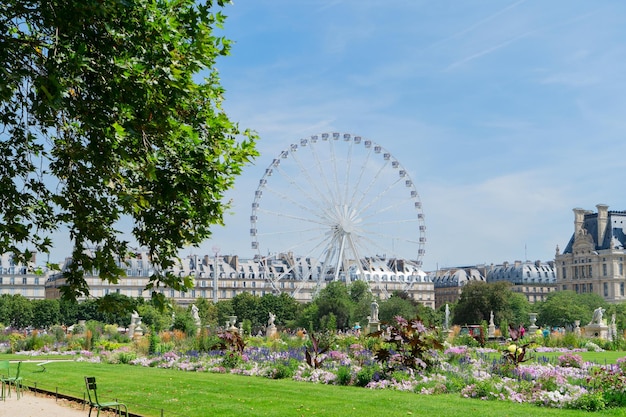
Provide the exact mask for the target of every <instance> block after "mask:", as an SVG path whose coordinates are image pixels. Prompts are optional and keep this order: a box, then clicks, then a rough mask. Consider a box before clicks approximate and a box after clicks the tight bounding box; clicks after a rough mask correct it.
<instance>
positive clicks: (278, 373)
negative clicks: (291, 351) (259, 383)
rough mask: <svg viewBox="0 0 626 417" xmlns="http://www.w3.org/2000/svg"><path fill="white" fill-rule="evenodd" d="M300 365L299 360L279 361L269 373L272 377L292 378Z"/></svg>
mask: <svg viewBox="0 0 626 417" xmlns="http://www.w3.org/2000/svg"><path fill="white" fill-rule="evenodd" d="M297 367H298V361H296V360H295V359H291V360H289V361H288V362H286V363H277V364H276V366H275V367H274V368H273V369H272V371H271V374H270V375H269V377H270V378H272V379H286V378H291V377H292V376H293V375H294V373H295V371H296V369H297Z"/></svg>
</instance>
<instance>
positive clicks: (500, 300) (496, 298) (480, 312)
mask: <svg viewBox="0 0 626 417" xmlns="http://www.w3.org/2000/svg"><path fill="white" fill-rule="evenodd" d="M528 304H529V303H528V301H527V300H526V297H524V296H523V295H518V294H516V293H513V291H511V284H510V283H509V282H505V281H500V282H495V283H486V282H480V281H476V282H470V283H468V284H466V285H465V286H464V287H463V289H462V290H461V296H460V298H459V301H458V302H457V304H456V306H455V307H454V315H453V319H452V322H453V323H454V324H479V323H480V322H481V321H483V320H485V321H489V320H490V316H491V312H493V315H494V323H496V324H499V323H500V322H501V321H502V320H507V321H508V322H509V323H517V322H518V321H519V322H520V323H521V322H522V321H524V320H527V317H524V315H526V314H527V311H528V310H529V309H530V307H529V305H528Z"/></svg>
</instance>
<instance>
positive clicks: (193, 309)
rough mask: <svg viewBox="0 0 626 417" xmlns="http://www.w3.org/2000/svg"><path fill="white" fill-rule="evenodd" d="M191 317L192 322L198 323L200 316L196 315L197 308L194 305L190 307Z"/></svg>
mask: <svg viewBox="0 0 626 417" xmlns="http://www.w3.org/2000/svg"><path fill="white" fill-rule="evenodd" d="M191 317H193V321H194V322H195V323H198V322H199V321H200V315H199V314H198V307H196V305H195V304H192V305H191Z"/></svg>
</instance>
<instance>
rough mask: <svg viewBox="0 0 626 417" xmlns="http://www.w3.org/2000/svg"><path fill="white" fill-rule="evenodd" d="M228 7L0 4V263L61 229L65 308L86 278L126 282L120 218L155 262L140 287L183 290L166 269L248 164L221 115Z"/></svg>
mask: <svg viewBox="0 0 626 417" xmlns="http://www.w3.org/2000/svg"><path fill="white" fill-rule="evenodd" d="M213 3H216V5H214V4H213ZM225 3H226V1H224V0H218V1H216V2H212V1H210V0H207V1H205V2H202V1H200V2H197V1H195V0H162V1H158V2H156V1H152V0H110V1H99V0H84V1H75V0H50V1H40V0H6V1H3V2H2V8H0V62H1V64H0V154H2V155H3V163H2V164H0V253H5V252H11V253H13V255H14V258H15V259H17V260H20V261H26V260H27V259H29V258H30V256H31V252H32V251H37V252H48V251H49V250H50V247H51V246H52V241H51V239H50V237H49V236H50V234H51V233H52V232H53V231H55V230H56V229H58V228H59V227H60V226H66V227H67V228H68V230H69V237H70V239H71V240H72V243H73V251H72V258H73V262H72V264H71V266H70V267H69V268H68V270H67V271H65V272H64V273H65V275H66V279H67V285H66V286H65V287H64V288H63V289H62V296H63V297H64V298H65V299H70V300H71V299H75V298H76V297H78V296H81V295H88V294H89V287H88V284H87V282H86V280H85V279H84V276H83V272H84V271H97V273H98V274H99V276H100V277H101V278H102V279H106V280H108V281H110V282H112V283H116V282H117V280H118V278H119V276H121V275H123V273H124V269H125V266H124V265H123V264H120V262H119V261H120V260H123V259H125V258H126V257H127V256H129V252H130V245H129V242H128V241H127V240H124V238H123V235H122V233H121V232H120V230H119V229H120V226H119V225H120V221H122V220H126V219H129V220H130V221H131V222H132V224H133V228H132V235H133V237H134V239H135V240H136V242H137V243H138V244H139V245H140V246H141V247H143V248H146V250H147V251H148V252H149V254H150V258H151V261H152V263H153V265H154V266H155V273H154V275H153V276H152V277H151V278H150V283H149V284H148V286H147V289H154V288H155V287H159V286H161V285H166V286H168V287H170V288H173V289H176V290H181V289H184V287H185V286H190V285H191V281H190V280H189V279H188V278H185V277H178V276H174V275H172V274H170V273H168V270H169V267H171V266H172V263H173V262H174V261H175V259H176V258H177V254H178V251H179V250H180V249H181V248H183V247H185V246H188V245H197V244H199V243H200V242H202V241H203V240H205V239H206V238H207V237H208V236H209V235H210V230H209V229H210V226H211V225H212V224H221V223H222V222H223V213H224V210H225V209H227V208H228V205H227V204H224V203H223V202H222V198H223V193H224V192H225V191H226V190H227V189H229V188H230V187H231V186H232V185H233V182H234V179H235V177H236V176H237V175H238V174H240V173H241V170H242V168H243V166H244V165H245V164H246V163H248V162H249V161H251V160H252V159H253V158H254V157H255V156H256V155H257V152H256V150H255V142H256V139H257V137H256V135H255V134H254V133H253V132H250V131H240V129H239V127H238V125H237V124H235V123H233V122H231V120H229V118H228V117H227V115H226V114H225V112H224V111H223V110H222V107H221V102H222V96H223V93H224V91H223V88H222V87H221V85H220V83H219V78H218V74H217V71H216V70H215V63H216V59H217V58H218V57H220V56H223V55H227V54H228V52H229V46H230V42H229V41H228V40H227V39H224V38H222V37H219V36H216V34H215V33H214V32H215V29H216V28H220V27H221V26H222V24H223V22H224V19H225V17H224V15H223V14H222V13H221V11H215V9H216V7H217V6H220V7H221V6H224V4H225ZM219 10H221V9H219ZM200 75H204V76H205V78H204V79H203V80H202V81H199V80H198V79H199V77H200ZM153 294H154V296H155V297H156V298H157V299H158V298H159V296H160V294H159V293H158V292H154V293H153ZM161 301H163V300H161Z"/></svg>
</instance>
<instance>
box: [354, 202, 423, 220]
mask: <svg viewBox="0 0 626 417" xmlns="http://www.w3.org/2000/svg"><path fill="white" fill-rule="evenodd" d="M399 204H400V202H397V203H395V204H392V205H388V206H385V207H381V208H379V209H376V210H371V211H369V212H368V213H366V214H363V215H362V216H360V218H361V219H362V220H368V219H371V218H374V219H377V218H378V217H379V216H381V215H383V214H387V213H389V212H396V211H397V209H398V207H399ZM415 219H417V216H415ZM377 222H379V221H378V220H377Z"/></svg>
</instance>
